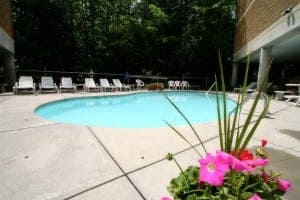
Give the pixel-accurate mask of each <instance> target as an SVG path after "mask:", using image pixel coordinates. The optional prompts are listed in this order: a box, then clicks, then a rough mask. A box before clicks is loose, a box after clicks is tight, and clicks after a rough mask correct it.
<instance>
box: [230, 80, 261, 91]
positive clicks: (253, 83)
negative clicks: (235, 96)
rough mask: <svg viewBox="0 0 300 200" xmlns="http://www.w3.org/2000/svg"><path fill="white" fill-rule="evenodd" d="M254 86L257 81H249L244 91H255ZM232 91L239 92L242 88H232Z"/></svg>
mask: <svg viewBox="0 0 300 200" xmlns="http://www.w3.org/2000/svg"><path fill="white" fill-rule="evenodd" d="M256 86H257V82H251V83H250V84H249V85H248V86H247V87H246V93H250V92H254V91H256V89H255V88H256ZM233 90H234V92H239V91H241V90H242V88H234V89H233Z"/></svg>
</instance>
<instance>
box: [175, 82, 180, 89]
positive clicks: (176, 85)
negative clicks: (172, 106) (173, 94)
mask: <svg viewBox="0 0 300 200" xmlns="http://www.w3.org/2000/svg"><path fill="white" fill-rule="evenodd" d="M180 88H181V82H180V81H174V89H175V90H179V89H180Z"/></svg>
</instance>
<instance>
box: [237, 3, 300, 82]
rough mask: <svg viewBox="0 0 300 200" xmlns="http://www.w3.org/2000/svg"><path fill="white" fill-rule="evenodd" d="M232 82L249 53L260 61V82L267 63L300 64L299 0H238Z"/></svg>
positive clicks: (255, 59)
mask: <svg viewBox="0 0 300 200" xmlns="http://www.w3.org/2000/svg"><path fill="white" fill-rule="evenodd" d="M237 2H238V8H237V24H236V32H235V44H234V45H235V46H234V55H233V61H234V63H233V70H232V82H231V85H232V86H235V85H236V84H237V79H238V71H239V70H238V69H239V66H245V64H242V63H245V61H246V59H247V57H248V55H249V54H250V55H251V63H258V77H257V81H258V85H260V84H261V83H262V77H264V74H265V73H266V71H267V66H268V63H269V62H270V61H271V60H273V63H274V64H276V63H291V62H294V63H300V0H238V1H237Z"/></svg>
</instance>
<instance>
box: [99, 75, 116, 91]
mask: <svg viewBox="0 0 300 200" xmlns="http://www.w3.org/2000/svg"><path fill="white" fill-rule="evenodd" d="M100 87H101V88H102V89H104V91H105V92H106V90H107V89H111V90H112V91H114V90H115V91H116V90H117V87H116V86H113V85H111V84H110V83H109V82H108V80H107V79H106V78H100Z"/></svg>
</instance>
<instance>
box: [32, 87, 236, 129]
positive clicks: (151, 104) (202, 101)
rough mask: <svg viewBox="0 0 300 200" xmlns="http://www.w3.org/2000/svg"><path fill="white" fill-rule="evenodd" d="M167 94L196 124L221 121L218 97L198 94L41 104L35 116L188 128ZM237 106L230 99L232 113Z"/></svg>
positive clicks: (102, 124) (71, 121)
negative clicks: (218, 115)
mask: <svg viewBox="0 0 300 200" xmlns="http://www.w3.org/2000/svg"><path fill="white" fill-rule="evenodd" d="M164 95H167V96H168V97H169V98H170V99H171V100H172V101H173V102H174V103H175V104H176V105H177V106H178V107H179V109H180V110H181V111H182V112H183V113H184V114H185V116H186V117H187V118H188V119H189V121H190V122H191V123H192V124H200V123H205V122H211V121H216V120H217V106H216V96H215V95H213V94H209V95H205V94H204V93H202V92H195V91H171V92H164V93H162V92H143V93H134V94H127V95H115V96H96V97H79V98H71V99H65V100H59V101H54V102H50V103H47V104H44V105H41V106H39V107H37V108H36V109H35V114H36V115H38V116H40V117H42V118H45V119H48V120H50V121H55V122H62V123H69V124H80V125H90V126H100V127H118V128H121V127H123V128H152V127H165V126H167V124H166V123H165V121H167V122H168V123H170V124H172V125H174V126H180V125H186V122H185V120H184V119H183V118H182V116H181V115H180V114H179V113H178V111H177V110H176V109H175V108H174V107H173V106H172V105H171V104H170V102H169V101H168V100H167V99H166V97H165V96H164ZM235 106H236V104H235V102H234V101H232V100H231V99H227V110H228V111H231V110H232V109H234V107H235ZM221 107H222V106H221Z"/></svg>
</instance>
